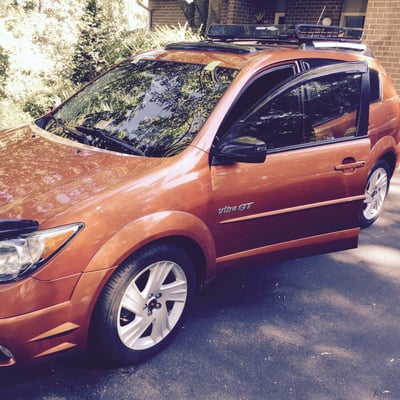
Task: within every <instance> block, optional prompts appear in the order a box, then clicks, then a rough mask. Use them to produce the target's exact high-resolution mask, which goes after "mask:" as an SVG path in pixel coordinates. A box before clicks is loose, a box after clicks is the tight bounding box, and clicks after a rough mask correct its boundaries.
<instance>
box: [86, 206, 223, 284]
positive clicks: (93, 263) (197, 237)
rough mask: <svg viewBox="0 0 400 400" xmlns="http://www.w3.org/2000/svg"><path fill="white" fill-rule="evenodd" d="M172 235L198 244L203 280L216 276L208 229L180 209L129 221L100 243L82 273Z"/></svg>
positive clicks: (108, 266) (213, 248)
mask: <svg viewBox="0 0 400 400" xmlns="http://www.w3.org/2000/svg"><path fill="white" fill-rule="evenodd" d="M173 236H174V237H176V236H181V237H184V238H188V239H191V240H192V241H194V242H195V243H197V244H198V246H199V247H200V248H201V250H202V252H203V254H204V258H205V261H206V265H205V279H206V280H207V281H208V280H209V279H210V278H211V277H212V276H214V275H215V259H216V251H215V245H214V240H213V237H212V235H211V232H210V231H209V229H208V227H207V226H206V224H205V223H204V222H203V221H202V220H201V219H199V218H198V217H196V216H194V215H192V214H189V213H186V212H181V211H161V212H157V213H154V214H150V215H146V216H144V217H141V218H139V219H137V220H135V221H132V222H130V223H128V224H127V225H125V226H124V227H123V228H121V229H120V230H119V231H118V232H116V233H115V234H114V235H113V236H112V237H111V238H110V239H108V241H107V242H106V243H104V244H103V245H102V247H101V248H100V250H99V251H98V252H97V253H96V254H95V256H94V257H93V258H92V259H91V260H90V262H89V263H88V265H87V267H86V269H85V271H84V272H92V271H97V270H101V269H106V268H110V267H113V266H116V265H119V264H120V263H121V262H122V261H124V260H125V259H126V258H127V257H128V256H130V255H131V254H133V253H134V252H135V251H137V250H138V249H140V248H141V247H143V246H145V245H147V244H149V243H151V242H154V241H156V240H160V239H163V238H168V237H173Z"/></svg>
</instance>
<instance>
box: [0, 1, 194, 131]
mask: <svg viewBox="0 0 400 400" xmlns="http://www.w3.org/2000/svg"><path fill="white" fill-rule="evenodd" d="M94 3H95V4H94ZM124 4H125V0H115V1H113V2H109V1H108V0H97V1H95V2H91V1H89V0H87V1H85V2H82V0H51V1H50V0H14V1H13V0H7V1H4V0H3V1H1V0H0V128H6V127H9V126H13V125H14V126H15V125H16V124H20V123H25V122H28V121H30V120H31V119H32V117H33V118H36V117H38V116H40V115H42V114H44V113H45V112H47V111H49V110H50V109H51V108H53V107H54V106H55V105H57V104H59V103H60V101H62V100H64V99H65V98H66V97H67V96H69V95H70V94H71V93H72V92H73V91H75V90H76V89H77V87H78V86H80V85H81V84H83V83H85V82H86V81H87V80H88V79H90V78H91V77H93V76H95V75H97V74H98V73H100V72H102V71H103V70H104V69H106V68H108V67H109V66H110V65H112V64H114V63H116V62H118V61H119V60H122V59H124V58H126V57H128V56H130V55H131V54H132V53H137V52H139V51H143V50H147V49H150V48H155V47H160V46H163V45H164V44H165V43H167V42H170V41H175V40H176V41H179V40H187V39H191V38H194V37H197V36H196V35H195V34H194V33H193V32H191V31H190V30H188V29H186V27H180V26H179V27H172V28H168V27H160V28H157V29H155V30H153V31H151V32H150V33H149V32H147V31H145V30H144V29H135V30H134V31H129V30H128V25H127V23H126V21H127V16H126V12H125V10H124ZM89 5H90V7H89ZM95 6H96V7H95ZM139 25H142V26H143V23H141V21H139V22H138V26H139ZM73 73H74V76H73Z"/></svg>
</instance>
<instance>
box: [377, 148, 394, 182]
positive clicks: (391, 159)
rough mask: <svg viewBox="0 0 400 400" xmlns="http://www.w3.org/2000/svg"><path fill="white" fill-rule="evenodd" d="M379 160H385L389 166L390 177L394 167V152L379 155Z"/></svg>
mask: <svg viewBox="0 0 400 400" xmlns="http://www.w3.org/2000/svg"><path fill="white" fill-rule="evenodd" d="M381 160H385V161H386V162H387V163H388V165H389V168H390V177H392V175H393V173H394V169H395V168H396V155H395V154H394V153H392V152H391V153H386V154H384V155H383V156H382V157H381Z"/></svg>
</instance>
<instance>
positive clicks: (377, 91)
mask: <svg viewBox="0 0 400 400" xmlns="http://www.w3.org/2000/svg"><path fill="white" fill-rule="evenodd" d="M369 90H370V95H369V99H370V102H371V103H374V102H375V101H379V100H380V99H381V82H380V79H379V73H378V71H375V70H374V69H370V70H369Z"/></svg>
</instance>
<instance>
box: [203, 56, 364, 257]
mask: <svg viewBox="0 0 400 400" xmlns="http://www.w3.org/2000/svg"><path fill="white" fill-rule="evenodd" d="M368 95H369V77H368V67H367V65H366V64H364V63H343V64H339V65H335V66H333V67H332V66H330V67H322V68H318V69H315V70H310V71H307V72H306V73H303V74H301V75H298V76H296V77H294V78H293V79H291V81H290V82H289V83H286V84H284V85H282V86H281V87H279V88H278V89H276V90H275V91H274V92H273V93H272V94H269V95H267V96H266V97H265V98H263V99H262V100H261V101H260V102H258V103H257V104H255V105H253V106H251V107H250V108H249V109H248V110H247V112H245V114H244V115H243V116H242V117H241V118H240V119H239V120H238V121H237V122H236V123H235V124H233V126H232V127H231V128H230V129H227V131H226V132H224V133H223V134H222V135H221V137H220V138H219V141H220V143H226V142H228V141H230V140H232V139H234V138H238V137H242V136H251V137H254V138H257V139H259V140H262V141H264V142H265V143H266V145H267V148H268V152H267V157H266V160H265V162H264V163H260V164H250V163H243V162H237V163H230V164H224V163H219V162H218V158H217V157H215V158H214V160H213V165H212V166H211V175H212V189H213V201H212V207H213V212H214V213H215V225H214V233H215V238H216V244H217V256H218V262H219V263H224V262H230V261H233V260H236V259H238V258H242V257H246V256H254V255H260V254H265V253H271V254H273V253H276V252H285V253H287V254H288V255H289V254H292V253H293V254H313V253H318V252H322V251H329V250H337V249H343V248H349V247H353V246H355V245H356V242H357V237H358V232H359V215H360V212H361V208H362V204H363V199H364V188H365V182H366V179H367V169H366V167H365V164H366V161H367V159H368V156H369V149H370V141H369V139H368V136H367V127H368V107H369V103H368V98H369V96H368ZM216 147H217V148H218V145H216ZM297 250H301V251H297Z"/></svg>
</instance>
